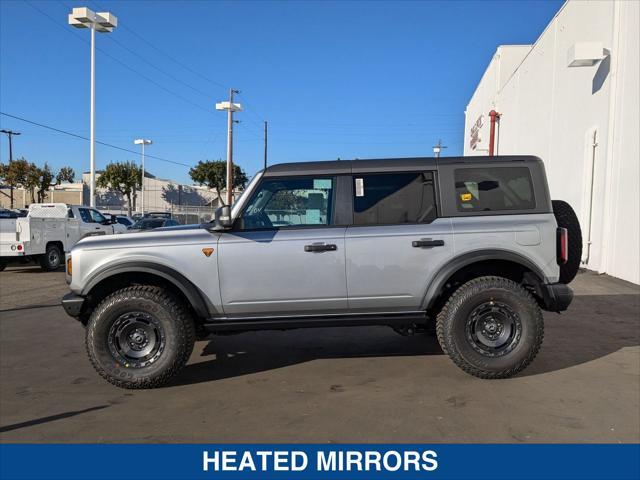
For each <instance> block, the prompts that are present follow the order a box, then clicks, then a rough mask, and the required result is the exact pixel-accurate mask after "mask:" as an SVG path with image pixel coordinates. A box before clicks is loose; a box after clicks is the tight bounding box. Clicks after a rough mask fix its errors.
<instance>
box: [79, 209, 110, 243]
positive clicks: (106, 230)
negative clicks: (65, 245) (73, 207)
mask: <svg viewBox="0 0 640 480" xmlns="http://www.w3.org/2000/svg"><path fill="white" fill-rule="evenodd" d="M78 211H79V212H80V217H81V218H80V220H82V222H81V223H80V233H81V238H84V237H88V236H94V235H108V234H111V233H113V228H112V227H111V224H109V223H108V222H107V218H106V217H105V216H104V215H102V213H100V212H99V211H98V210H96V209H95V208H86V207H81V208H78Z"/></svg>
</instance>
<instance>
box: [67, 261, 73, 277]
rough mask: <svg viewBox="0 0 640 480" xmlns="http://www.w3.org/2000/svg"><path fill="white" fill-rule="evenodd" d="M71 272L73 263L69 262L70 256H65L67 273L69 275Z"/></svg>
mask: <svg viewBox="0 0 640 480" xmlns="http://www.w3.org/2000/svg"><path fill="white" fill-rule="evenodd" d="M72 272H73V265H72V264H71V257H69V258H67V273H68V274H69V275H71V273H72Z"/></svg>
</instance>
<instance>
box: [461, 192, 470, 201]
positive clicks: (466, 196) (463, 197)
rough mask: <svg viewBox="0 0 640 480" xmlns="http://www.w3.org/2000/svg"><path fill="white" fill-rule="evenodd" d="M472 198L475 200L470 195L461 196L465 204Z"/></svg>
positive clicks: (463, 194) (462, 194)
mask: <svg viewBox="0 0 640 480" xmlns="http://www.w3.org/2000/svg"><path fill="white" fill-rule="evenodd" d="M471 198H473V197H472V196H471V194H470V193H461V194H460V200H462V201H463V202H468V201H470V200H471Z"/></svg>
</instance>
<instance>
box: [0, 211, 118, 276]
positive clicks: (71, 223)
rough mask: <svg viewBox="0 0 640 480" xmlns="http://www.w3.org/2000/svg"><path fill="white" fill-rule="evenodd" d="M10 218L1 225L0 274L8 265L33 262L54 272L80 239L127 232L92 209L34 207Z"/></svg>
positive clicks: (14, 213)
mask: <svg viewBox="0 0 640 480" xmlns="http://www.w3.org/2000/svg"><path fill="white" fill-rule="evenodd" d="M10 215H11V216H8V217H6V218H2V221H0V270H4V268H5V267H6V266H7V264H8V263H9V262H12V261H18V262H20V263H24V261H25V260H34V261H36V262H38V263H40V266H41V267H42V269H43V270H55V269H57V268H58V267H60V266H61V265H62V262H63V261H64V252H68V251H69V250H71V247H73V245H75V244H76V242H78V241H79V240H80V239H81V238H84V237H86V236H95V235H111V234H114V233H122V232H124V231H125V230H126V228H125V227H124V226H122V225H119V224H117V223H113V222H112V221H111V220H109V219H107V218H106V217H105V216H104V215H103V214H102V213H100V212H99V211H98V210H96V209H95V208H91V207H84V206H76V205H72V206H67V205H65V204H64V203H33V204H31V205H29V210H28V215H27V216H26V217H21V216H19V215H18V214H17V213H16V212H13V211H10Z"/></svg>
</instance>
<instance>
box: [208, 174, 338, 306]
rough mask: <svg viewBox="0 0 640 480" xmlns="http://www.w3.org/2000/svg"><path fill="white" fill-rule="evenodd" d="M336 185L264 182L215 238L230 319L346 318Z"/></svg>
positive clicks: (324, 179) (315, 180)
mask: <svg viewBox="0 0 640 480" xmlns="http://www.w3.org/2000/svg"><path fill="white" fill-rule="evenodd" d="M335 197H336V178H335V177H330V176H319V177H309V176H304V177H303V176H301V177H283V178H273V177H267V178H263V179H262V181H261V183H260V185H258V187H257V188H256V189H255V191H254V192H253V194H252V197H251V198H250V199H249V201H248V202H247V206H246V208H245V209H244V211H243V212H242V213H241V215H240V217H239V218H238V219H236V222H235V225H234V229H233V230H232V231H230V232H226V233H224V234H222V235H221V236H220V240H219V242H218V255H219V257H218V262H219V264H218V268H219V277H220V293H221V296H222V304H223V308H224V312H225V314H226V315H229V316H270V315H276V316H277V315H297V314H300V315H304V314H313V313H316V312H317V311H321V312H335V313H339V312H341V311H346V310H347V289H346V274H345V248H344V236H345V230H346V227H344V226H337V225H336V222H335V218H334V217H335Z"/></svg>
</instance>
